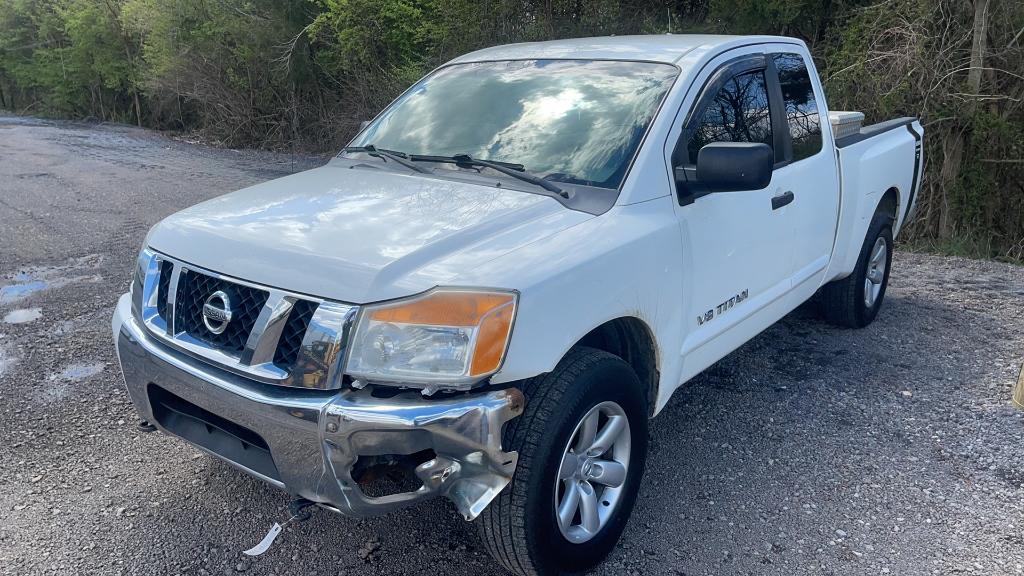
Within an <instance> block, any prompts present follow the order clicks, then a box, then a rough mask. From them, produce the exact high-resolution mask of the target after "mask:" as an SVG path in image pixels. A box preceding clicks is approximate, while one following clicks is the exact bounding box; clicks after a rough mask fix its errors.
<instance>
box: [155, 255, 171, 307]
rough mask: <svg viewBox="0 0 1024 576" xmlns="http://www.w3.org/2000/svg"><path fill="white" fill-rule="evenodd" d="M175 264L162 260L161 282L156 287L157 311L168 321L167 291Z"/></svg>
mask: <svg viewBox="0 0 1024 576" xmlns="http://www.w3.org/2000/svg"><path fill="white" fill-rule="evenodd" d="M173 270H174V264H173V263H172V262H171V261H170V260H163V261H161V262H160V282H159V283H158V284H157V288H156V313H157V315H158V316H160V318H161V319H162V320H163V321H164V322H167V320H168V318H167V291H168V289H169V288H170V286H171V272H172V271H173Z"/></svg>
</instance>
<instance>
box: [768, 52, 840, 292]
mask: <svg viewBox="0 0 1024 576" xmlns="http://www.w3.org/2000/svg"><path fill="white" fill-rule="evenodd" d="M765 54H766V56H767V57H768V67H769V70H770V74H772V75H774V76H776V78H777V82H775V87H776V89H777V90H778V92H777V96H778V97H777V99H776V101H777V102H778V103H779V106H778V107H777V109H776V113H777V114H778V115H779V116H781V117H782V119H783V122H781V124H782V125H783V129H782V130H781V132H782V134H781V136H782V138H781V140H782V146H781V150H779V151H777V153H776V160H777V164H776V168H775V172H774V173H773V175H772V186H773V187H774V188H775V189H776V194H786V195H789V194H791V195H792V199H791V201H790V202H789V205H788V206H787V207H786V208H785V210H786V211H787V213H788V216H789V219H790V221H791V222H792V224H793V234H794V236H793V240H794V241H793V244H792V255H791V256H792V267H793V271H792V286H793V294H792V295H791V298H792V299H793V300H794V306H795V305H799V304H800V303H801V302H803V301H804V300H806V299H808V298H810V297H811V296H812V295H813V294H814V292H815V291H816V290H817V289H818V288H819V287H820V285H821V283H822V280H823V279H824V276H825V273H826V270H827V268H828V264H829V258H830V256H831V254H832V250H833V246H834V243H835V238H836V227H837V225H838V221H839V206H840V197H839V195H840V186H839V171H838V168H837V165H836V156H835V153H834V147H833V145H832V133H831V125H830V124H829V122H828V109H827V106H826V105H825V98H824V96H823V94H824V92H823V90H822V87H821V83H820V82H819V79H818V75H817V73H816V72H815V69H814V62H813V61H812V60H811V58H810V54H809V53H808V51H807V49H806V48H805V47H804V46H803V45H799V44H782V43H778V44H768V45H765Z"/></svg>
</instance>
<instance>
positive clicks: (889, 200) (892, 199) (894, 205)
mask: <svg viewBox="0 0 1024 576" xmlns="http://www.w3.org/2000/svg"><path fill="white" fill-rule="evenodd" d="M899 204H900V193H899V191H898V190H896V188H895V187H893V188H889V189H888V190H886V191H885V194H882V199H881V200H879V202H878V208H875V213H876V214H877V213H879V212H882V213H884V214H889V215H890V216H892V219H893V220H896V219H897V215H898V214H899V211H898V208H899Z"/></svg>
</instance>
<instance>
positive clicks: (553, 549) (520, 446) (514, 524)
mask: <svg viewBox="0 0 1024 576" xmlns="http://www.w3.org/2000/svg"><path fill="white" fill-rule="evenodd" d="M522 384H523V393H524V394H525V396H526V409H525V411H524V413H523V415H522V416H520V417H519V418H516V419H514V420H511V421H510V422H509V423H508V424H507V425H506V426H505V430H504V432H503V435H502V445H503V446H504V447H505V449H506V450H515V451H517V452H518V453H519V463H518V465H517V467H516V471H515V474H514V476H513V477H512V481H511V483H510V484H509V485H508V486H506V487H505V489H504V490H503V491H502V492H501V493H500V494H499V495H498V497H497V498H495V500H494V501H493V502H491V505H490V506H488V507H487V508H486V509H485V510H484V512H483V513H482V514H481V515H480V517H479V518H478V520H477V527H478V530H479V534H480V538H481V539H482V541H483V543H484V546H485V547H486V548H487V550H488V551H489V552H490V553H491V555H492V556H493V557H494V558H495V560H497V561H498V562H499V563H500V564H501V565H502V566H504V567H505V568H506V569H507V570H509V571H510V572H512V573H514V574H520V575H523V576H549V575H557V574H572V573H578V572H583V571H586V570H588V569H590V568H592V567H594V566H596V565H597V564H599V563H600V562H601V561H602V560H603V559H604V558H605V556H607V555H608V553H609V552H611V550H612V549H613V548H614V547H615V545H616V543H617V542H618V541H619V537H620V536H621V535H622V531H623V529H625V527H626V522H627V520H628V519H629V516H630V513H631V512H632V510H633V504H634V503H635V502H636V496H637V491H638V490H639V487H640V480H641V477H642V475H643V469H644V462H645V460H646V459H647V418H648V415H647V399H646V392H645V389H644V387H643V386H642V385H641V384H640V381H639V379H638V378H637V375H636V373H635V372H634V371H633V369H632V368H631V367H630V366H629V365H628V364H626V363H625V362H624V361H623V360H622V359H620V358H618V357H617V356H614V355H612V354H609V353H607V352H603V351H600V350H595V349H592V348H585V347H579V348H574V349H573V350H571V351H570V352H569V353H568V354H566V357H565V358H563V359H562V361H561V362H560V363H559V364H558V366H557V367H556V368H555V370H554V371H552V372H550V373H548V374H545V375H542V376H538V377H536V378H531V379H529V380H526V381H524V382H523V383H522ZM612 405H614V406H617V407H618V408H620V409H621V412H622V414H624V415H625V416H626V419H627V425H626V426H620V427H618V428H619V429H622V430H624V431H628V434H624V433H620V435H619V436H618V438H619V439H620V440H619V442H620V443H617V444H615V448H614V449H613V450H609V451H608V452H606V453H605V454H603V455H602V457H603V458H608V459H612V458H613V453H614V455H616V456H617V455H619V454H620V448H622V444H621V441H622V438H623V437H625V442H626V444H628V446H627V449H626V452H628V463H627V465H626V466H625V472H624V477H625V480H624V481H623V482H622V484H621V487H620V488H618V489H617V492H616V494H617V495H616V496H614V497H609V496H608V494H610V493H609V492H608V488H607V487H604V486H601V485H599V483H598V482H597V481H594V482H591V483H590V484H592V488H591V490H593V493H594V494H595V498H594V499H589V500H588V501H589V502H590V503H591V505H592V506H596V507H597V508H596V509H597V510H598V511H599V512H601V513H604V514H605V518H606V520H605V521H604V522H603V523H602V524H601V525H600V528H599V529H598V530H595V531H594V534H593V535H592V536H589V538H587V535H586V534H587V533H586V532H585V531H584V530H583V526H582V522H583V516H582V513H583V512H582V509H580V511H579V512H576V513H575V514H578V516H574V517H573V519H572V521H575V520H577V519H579V520H580V522H581V526H578V527H577V526H572V527H570V528H569V534H570V535H572V536H575V537H577V540H579V539H580V537H581V535H582V538H587V539H586V540H585V541H579V542H573V541H570V539H569V537H567V536H566V535H565V533H563V528H562V527H560V526H559V523H558V520H557V519H556V511H555V508H556V503H557V502H558V499H559V498H560V497H561V498H565V497H566V493H565V490H566V486H568V485H569V483H576V480H575V479H574V478H575V477H572V478H567V479H566V480H560V479H559V476H560V475H562V468H561V467H562V464H563V456H564V455H565V454H566V451H567V449H568V445H569V444H570V440H572V441H573V442H576V443H578V442H580V435H579V434H577V432H581V431H580V430H579V429H578V428H577V425H578V424H579V425H582V424H583V423H582V422H581V420H582V419H583V418H584V416H586V415H589V414H592V410H597V411H599V412H600V411H603V410H606V409H611V408H610V407H611V406H612ZM601 413H602V414H604V412H601ZM616 414H617V413H616ZM603 422H604V423H603V424H601V425H599V428H600V431H599V433H598V434H597V437H598V438H600V437H601V433H600V432H603V431H604V430H605V426H607V425H608V424H609V423H610V422H611V417H608V418H606V419H605V420H603ZM581 433H583V432H581ZM597 449H600V448H597ZM573 458H574V457H572V456H569V457H567V459H566V460H565V462H573V463H579V466H567V467H566V468H565V470H583V469H585V468H586V462H584V460H586V458H580V459H573ZM613 464H614V463H613ZM594 467H597V468H598V469H599V470H600V466H599V465H595V466H594ZM588 470H589V469H588ZM579 473H582V472H579ZM576 485H577V486H581V484H576ZM581 493H582V492H581ZM609 499H610V500H611V501H609ZM577 501H578V502H582V501H583V496H580V499H579V500H577ZM603 506H605V507H607V509H605V508H602V507H603ZM589 509H590V510H595V508H593V507H591V508H589ZM591 518H593V516H591ZM573 530H576V532H573Z"/></svg>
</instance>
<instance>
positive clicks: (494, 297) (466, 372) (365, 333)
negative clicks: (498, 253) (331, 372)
mask: <svg viewBox="0 0 1024 576" xmlns="http://www.w3.org/2000/svg"><path fill="white" fill-rule="evenodd" d="M516 300H517V295H516V293H514V292H504V291H493V290H483V291H477V290H461V289H443V288H442V289H436V290H432V291H430V292H428V293H426V294H424V295H422V296H418V297H416V298H413V299H409V300H400V301H396V302H390V303H387V304H379V305H375V306H367V307H365V308H364V309H363V310H362V312H361V313H360V316H359V323H358V325H357V326H356V331H355V334H354V336H353V338H352V348H351V350H350V352H349V357H348V366H347V370H346V372H347V373H348V374H349V375H350V376H352V377H354V378H359V379H363V380H365V381H367V382H391V383H397V384H415V385H422V386H425V387H431V386H432V385H439V387H443V388H456V389H466V388H468V387H469V386H471V385H472V384H473V383H475V382H477V381H479V380H481V379H483V378H486V377H487V376H490V375H491V374H494V373H495V372H497V371H498V368H499V367H500V366H501V362H502V360H503V359H504V356H505V350H506V348H507V347H508V340H509V336H510V335H511V333H512V321H513V320H514V319H515V312H516Z"/></svg>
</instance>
